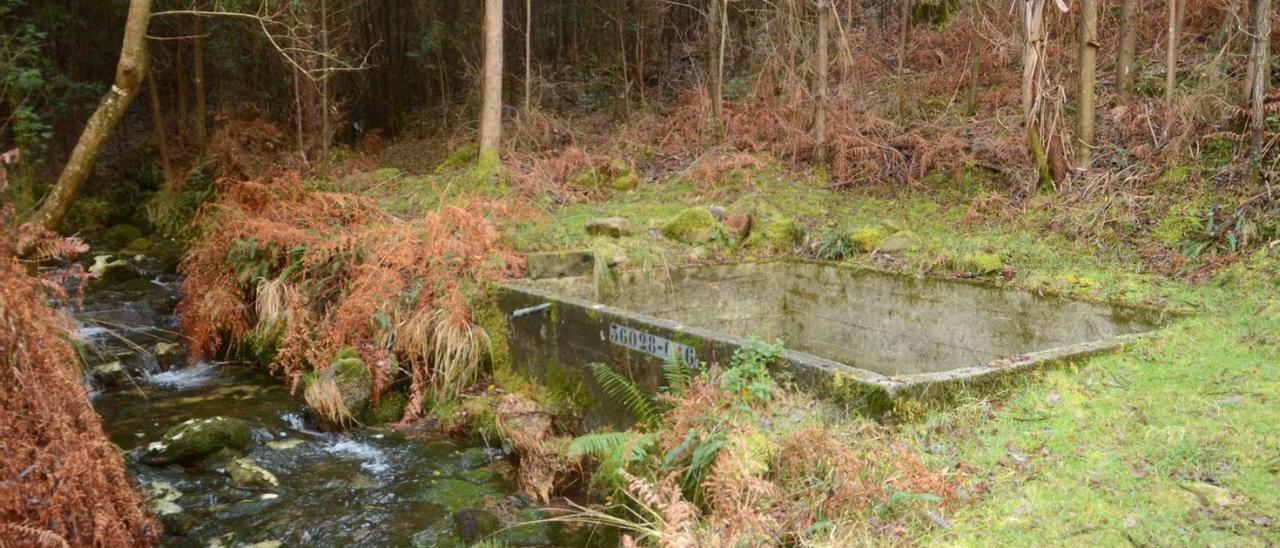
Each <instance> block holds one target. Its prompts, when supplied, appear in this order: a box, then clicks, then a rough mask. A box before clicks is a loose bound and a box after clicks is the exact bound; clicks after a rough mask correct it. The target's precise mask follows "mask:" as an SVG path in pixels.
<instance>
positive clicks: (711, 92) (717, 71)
mask: <svg viewBox="0 0 1280 548" xmlns="http://www.w3.org/2000/svg"><path fill="white" fill-rule="evenodd" d="M723 1H724V0H711V1H710V4H709V5H708V8H709V9H708V10H707V47H706V49H707V69H706V70H707V95H708V97H709V98H710V99H711V116H712V117H713V118H714V119H715V120H716V121H717V122H719V120H720V119H721V117H722V116H723V115H724V97H723V96H722V95H721V83H720V79H721V78H723V77H724V72H723V70H724V67H723V66H722V65H721V54H720V53H721V52H720V50H721V44H723V43H724V37H723V36H722V31H723V28H722V27H721V22H720V20H721V18H722V16H721V11H722V10H723V9H724V7H723V6H721V2H723Z"/></svg>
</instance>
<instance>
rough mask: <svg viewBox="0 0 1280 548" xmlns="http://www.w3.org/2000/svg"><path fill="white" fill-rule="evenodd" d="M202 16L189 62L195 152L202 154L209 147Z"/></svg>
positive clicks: (197, 25) (198, 21)
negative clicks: (194, 124)
mask: <svg viewBox="0 0 1280 548" xmlns="http://www.w3.org/2000/svg"><path fill="white" fill-rule="evenodd" d="M195 9H200V3H199V2H197V3H196V6H195ZM202 19H204V18H203V17H196V21H195V37H194V38H193V39H192V40H193V42H192V44H193V46H192V50H193V51H192V58H191V62H192V64H194V65H195V70H194V73H193V75H192V80H193V83H194V84H195V87H196V111H195V113H193V116H194V117H195V120H196V147H197V148H196V152H197V153H198V154H200V155H204V151H205V149H207V148H209V127H208V126H207V125H206V124H207V120H208V118H209V106H208V104H207V103H206V98H205V92H204V37H203V36H201V20H202Z"/></svg>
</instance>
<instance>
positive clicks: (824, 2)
mask: <svg viewBox="0 0 1280 548" xmlns="http://www.w3.org/2000/svg"><path fill="white" fill-rule="evenodd" d="M830 18H831V4H830V3H829V1H828V0H818V93H817V99H818V101H817V103H818V104H817V105H816V107H817V108H816V109H815V110H816V112H814V115H813V132H814V142H815V144H814V148H815V149H816V155H817V160H818V161H819V162H826V160H827V65H829V64H830V63H829V60H828V59H827V50H828V44H827V41H828V40H827V34H828V33H829V30H828V29H827V26H828V24H829V23H830Z"/></svg>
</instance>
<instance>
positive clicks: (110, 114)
mask: <svg viewBox="0 0 1280 548" xmlns="http://www.w3.org/2000/svg"><path fill="white" fill-rule="evenodd" d="M150 19H151V0H130V2H129V15H128V19H127V20H126V23H125V27H124V43H123V44H122V45H121V47H120V63H119V64H118V65H117V66H116V77H115V84H114V85H112V86H111V89H110V90H108V91H107V94H106V95H105V96H103V97H102V101H101V102H99V103H98V108H97V110H95V111H94V113H93V116H91V117H90V118H89V121H88V122H87V123H86V124H85V127H84V132H82V133H81V134H80V140H79V141H77V142H76V146H75V148H74V149H72V151H71V157H70V158H69V159H68V160H67V165H66V166H64V167H63V168H62V174H61V175H59V176H58V182H57V184H55V185H54V187H53V190H51V191H50V192H49V195H48V196H46V197H45V201H44V204H43V205H41V206H40V210H39V211H38V212H36V216H35V221H36V222H38V223H40V224H42V225H44V227H45V228H47V229H49V230H57V228H58V227H59V226H60V225H62V220H63V218H65V217H66V216H67V211H69V210H70V209H71V203H72V202H73V201H75V198H76V194H77V193H78V192H79V191H80V185H81V184H83V183H84V180H85V179H86V178H88V177H89V173H90V172H91V171H92V170H93V164H94V161H96V160H97V158H98V152H99V151H101V150H102V144H103V143H105V142H106V141H107V138H108V137H110V136H111V132H112V131H113V130H114V129H115V127H116V124H118V123H119V122H120V119H121V118H122V117H123V116H124V111H125V110H126V109H128V108H129V104H130V103H132V102H133V99H134V97H136V96H137V94H138V88H139V87H140V86H141V85H142V79H143V78H144V77H145V76H146V72H147V70H146V67H147V24H148V23H149V22H150Z"/></svg>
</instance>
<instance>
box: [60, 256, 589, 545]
mask: <svg viewBox="0 0 1280 548" xmlns="http://www.w3.org/2000/svg"><path fill="white" fill-rule="evenodd" d="M91 255H92V254H91ZM125 260H126V261H127V262H128V265H127V266H123V265H122V266H119V267H116V268H115V269H114V271H112V272H110V273H109V275H108V276H107V277H106V279H105V280H104V281H102V282H97V283H95V284H94V285H93V286H91V287H90V288H89V289H88V291H87V293H86V294H85V297H84V300H83V302H82V303H80V305H79V306H76V303H74V302H69V303H64V306H66V307H68V308H69V309H71V310H72V312H73V315H74V316H75V317H76V319H77V321H78V323H79V333H78V334H79V336H80V338H82V339H84V340H85V341H86V344H85V345H84V348H85V350H84V356H85V360H86V364H87V370H88V371H90V372H89V373H88V374H87V377H88V378H89V379H90V382H91V387H92V393H91V397H92V400H93V405H94V408H95V409H97V411H98V413H99V414H100V415H101V416H102V419H103V425H104V427H105V429H106V432H107V435H108V436H109V437H110V438H111V440H112V441H113V442H114V443H116V444H117V445H118V446H120V448H122V449H123V450H124V451H125V452H126V456H125V460H126V465H127V466H128V468H129V471H130V472H131V473H132V474H133V475H134V476H135V478H136V479H137V481H138V483H139V484H140V486H141V488H142V490H143V492H144V493H146V494H147V496H148V500H149V503H150V504H151V505H152V507H153V509H154V510H155V511H156V513H157V515H158V516H159V517H160V519H161V521H162V522H163V523H164V525H165V528H166V534H165V536H164V538H163V543H164V544H166V545H172V546H192V545H197V546H201V545H220V546H243V545H254V544H255V543H264V544H260V546H273V545H284V546H297V545H308V546H353V545H358V546H465V545H469V544H471V543H472V542H474V541H475V540H477V539H480V538H485V537H487V538H489V539H491V540H494V541H497V542H498V543H501V544H506V545H514V546H566V545H570V546H586V545H598V544H608V542H607V541H606V539H605V538H603V537H602V536H600V535H593V534H592V532H591V531H588V530H584V529H570V528H569V527H567V526H564V525H562V524H558V523H545V522H544V523H530V522H535V521H536V520H538V519H541V518H543V517H545V516H544V515H543V513H542V512H541V511H539V510H538V509H537V508H535V507H534V506H532V505H530V504H529V503H528V502H526V501H525V500H523V499H521V498H520V497H519V496H517V495H516V494H515V493H516V490H515V487H514V485H513V480H512V475H513V473H514V468H513V465H512V463H511V462H510V460H509V458H508V457H507V456H506V455H505V454H504V453H503V451H502V450H501V449H496V448H489V447H485V446H482V445H477V444H474V443H470V442H466V441H458V440H455V439H451V438H446V437H438V436H423V435H418V434H414V435H412V436H410V435H406V434H404V433H401V432H399V431H396V430H393V429H390V428H381V429H379V428H363V429H358V430H356V431H354V432H351V433H348V434H330V433H323V432H318V431H315V430H313V429H311V428H310V427H309V426H308V424H307V423H306V421H305V420H304V417H305V409H304V408H303V405H302V404H301V403H300V402H298V401H296V400H295V399H293V398H291V397H290V395H289V393H288V391H287V390H286V389H285V386H284V384H283V382H282V381H281V380H280V379H278V378H272V377H271V376H270V375H269V374H267V373H266V372H264V371H262V370H261V369H260V368H254V367H250V366H248V365H244V364H236V363H211V362H204V363H200V364H198V365H196V366H193V367H185V366H183V365H181V361H182V359H181V357H180V354H181V349H180V348H175V347H167V346H166V345H168V344H173V343H177V344H180V343H181V337H180V336H179V335H178V333H177V329H178V325H177V319H176V317H175V316H174V315H173V306H174V304H175V303H176V302H177V300H178V298H179V285H180V280H179V279H178V278H177V277H176V276H174V275H173V274H171V273H167V272H166V271H169V272H171V269H172V261H164V260H160V259H155V258H147V257H133V258H127V259H125ZM116 362H119V364H120V365H121V367H120V368H119V369H116V368H114V367H111V366H108V367H102V366H103V365H104V364H113V363H116ZM95 368H96V370H95ZM214 416H225V417H235V418H240V419H244V420H246V421H249V423H250V424H251V427H252V437H253V441H252V443H251V444H250V446H249V448H248V449H247V450H246V451H244V453H243V455H241V456H244V457H248V458H250V459H252V460H253V461H254V462H256V463H257V464H258V465H259V466H261V467H262V468H264V469H266V470H268V471H269V472H271V473H273V474H274V475H275V476H276V478H278V482H279V485H278V486H276V487H271V488H269V489H258V490H245V489H239V488H237V487H235V486H233V485H232V483H231V481H230V479H229V477H228V474H227V472H226V464H227V462H228V461H227V459H225V458H224V459H222V460H216V459H215V460H212V461H205V462H202V463H201V464H196V465H189V466H182V465H169V466H163V467H153V466H147V465H143V464H140V463H139V462H138V461H137V459H136V458H134V456H133V455H134V454H135V451H134V450H135V449H136V448H140V447H144V446H146V445H147V444H149V443H151V442H153V441H156V440H159V439H160V438H161V437H162V436H163V435H164V433H165V431H166V430H168V429H169V428H170V427H172V426H174V425H176V424H179V423H181V422H182V421H185V420H187V419H192V418H208V417H214ZM276 543H279V544H276Z"/></svg>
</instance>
